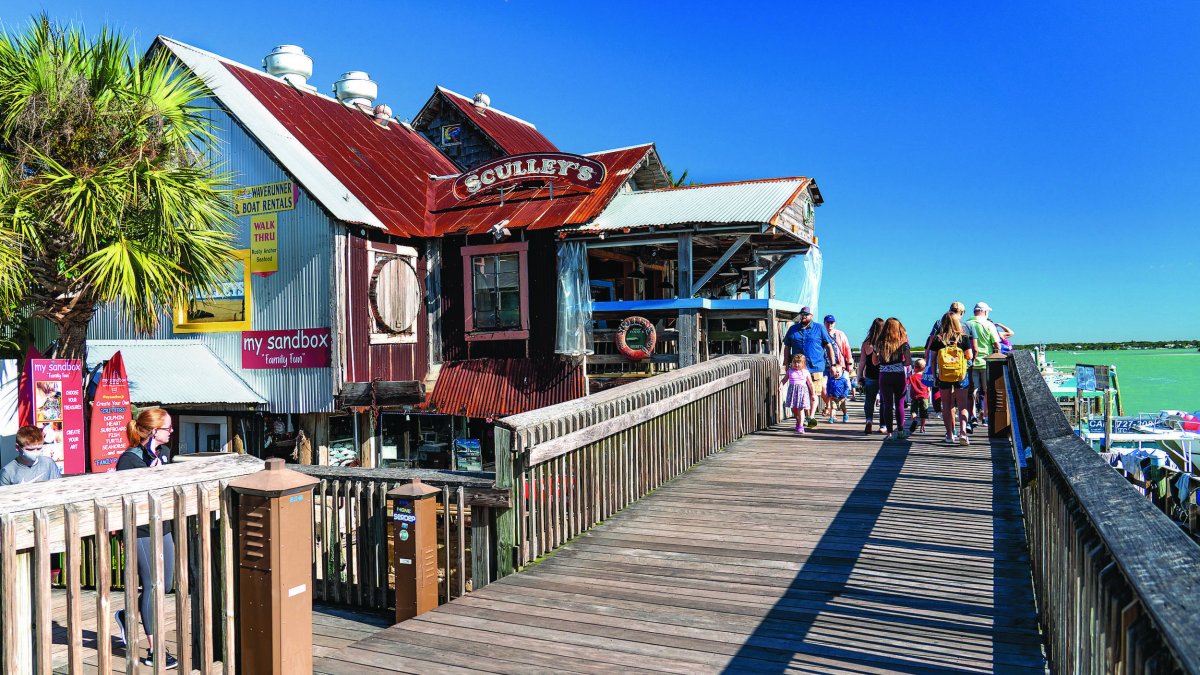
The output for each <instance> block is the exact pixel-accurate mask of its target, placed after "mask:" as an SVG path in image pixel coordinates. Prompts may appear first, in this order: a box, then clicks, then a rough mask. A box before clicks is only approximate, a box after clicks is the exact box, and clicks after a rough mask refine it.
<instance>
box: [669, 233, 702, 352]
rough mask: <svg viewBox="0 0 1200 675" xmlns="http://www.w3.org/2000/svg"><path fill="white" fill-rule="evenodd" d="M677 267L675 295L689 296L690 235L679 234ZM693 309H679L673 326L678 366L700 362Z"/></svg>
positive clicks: (690, 266)
mask: <svg viewBox="0 0 1200 675" xmlns="http://www.w3.org/2000/svg"><path fill="white" fill-rule="evenodd" d="M678 257H679V269H678V271H677V272H676V281H675V297H676V298H691V297H692V296H693V295H695V293H694V292H693V286H692V235H691V234H690V233H687V234H681V235H679V256H678ZM696 315H697V312H696V310H694V309H681V310H679V315H678V318H676V320H675V328H676V330H678V331H679V367H680V368H686V367H687V366H691V365H694V364H696V363H699V362H700V340H699V330H698V327H697V325H696V323H697V322H696Z"/></svg>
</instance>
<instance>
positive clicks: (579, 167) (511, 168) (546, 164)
mask: <svg viewBox="0 0 1200 675" xmlns="http://www.w3.org/2000/svg"><path fill="white" fill-rule="evenodd" d="M604 173H605V168H604V165H603V164H602V163H600V162H598V161H596V160H594V159H592V158H590V157H584V156H582V155H571V154H567V153H564V152H535V153H529V154H525V155H510V156H508V157H501V158H499V159H496V160H493V161H491V162H488V163H487V164H483V165H480V166H477V167H475V168H474V169H472V170H471V171H468V172H467V173H464V174H462V175H461V176H459V177H458V178H456V179H455V180H454V194H455V195H456V196H458V197H459V198H465V197H470V196H472V195H475V194H478V193H479V192H487V191H490V190H492V189H495V188H497V187H500V186H502V185H506V184H512V183H523V182H525V181H529V180H541V181H545V180H549V181H553V182H556V183H568V184H570V185H575V186H578V187H582V188H587V189H589V190H593V189H595V188H597V187H600V184H601V183H602V182H604Z"/></svg>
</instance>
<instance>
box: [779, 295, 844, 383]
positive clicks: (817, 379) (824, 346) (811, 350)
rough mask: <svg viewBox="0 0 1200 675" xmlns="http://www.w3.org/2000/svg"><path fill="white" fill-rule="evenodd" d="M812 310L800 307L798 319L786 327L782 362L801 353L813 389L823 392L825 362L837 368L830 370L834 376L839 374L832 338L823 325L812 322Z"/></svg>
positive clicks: (789, 361)
mask: <svg viewBox="0 0 1200 675" xmlns="http://www.w3.org/2000/svg"><path fill="white" fill-rule="evenodd" d="M812 318H813V315H812V310H811V309H809V308H808V307H801V308H800V320H799V321H798V322H796V323H794V324H792V327H791V328H788V331H787V334H786V335H784V336H783V362H784V363H791V361H792V354H803V355H804V360H805V361H807V362H808V363H807V367H808V372H809V373H810V374H811V375H812V382H813V391H816V392H819V393H820V394H821V396H822V397H824V394H825V364H831V367H834V368H838V370H836V371H834V372H832V375H833V376H834V377H837V376H839V375H841V370H840V367H838V366H837V363H838V359H837V355H836V354H835V353H834V349H833V348H834V345H833V338H832V337H830V336H829V331H827V330H825V326H822V325H821V324H819V323H814V322H813V320H812Z"/></svg>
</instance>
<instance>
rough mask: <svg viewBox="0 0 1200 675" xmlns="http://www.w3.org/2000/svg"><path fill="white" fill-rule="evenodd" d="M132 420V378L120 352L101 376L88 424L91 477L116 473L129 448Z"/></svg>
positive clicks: (114, 356)
mask: <svg viewBox="0 0 1200 675" xmlns="http://www.w3.org/2000/svg"><path fill="white" fill-rule="evenodd" d="M131 419H132V411H131V409H130V404H129V378H128V377H127V376H126V375H125V359H124V358H122V357H121V352H117V353H116V354H113V355H112V358H110V359H109V360H108V362H107V363H105V364H104V370H102V371H101V373H100V382H99V384H97V385H96V395H95V396H94V397H93V398H92V416H91V421H90V423H89V424H88V460H89V464H90V466H89V469H90V470H91V472H92V473H106V472H108V471H116V470H117V460H118V459H120V457H121V453H122V452H125V449H126V448H127V447H128V446H129V436H128V435H127V428H128V426H129V422H130V420H131Z"/></svg>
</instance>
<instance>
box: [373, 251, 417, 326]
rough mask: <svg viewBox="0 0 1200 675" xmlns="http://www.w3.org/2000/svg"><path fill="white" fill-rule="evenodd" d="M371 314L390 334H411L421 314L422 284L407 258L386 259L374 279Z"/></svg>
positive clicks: (377, 264)
mask: <svg viewBox="0 0 1200 675" xmlns="http://www.w3.org/2000/svg"><path fill="white" fill-rule="evenodd" d="M367 295H368V296H369V297H370V299H371V313H372V314H374V315H375V323H376V324H378V326H379V328H380V329H382V330H383V331H384V332H387V333H411V332H413V330H414V329H415V328H416V322H417V316H418V315H419V313H420V311H421V284H420V282H419V281H418V279H417V270H416V268H415V267H413V264H412V262H411V261H410V260H409V259H408V258H400V257H395V258H383V259H381V260H379V262H377V263H376V264H375V273H374V274H373V275H371V288H370V290H369V291H368V293H367Z"/></svg>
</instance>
